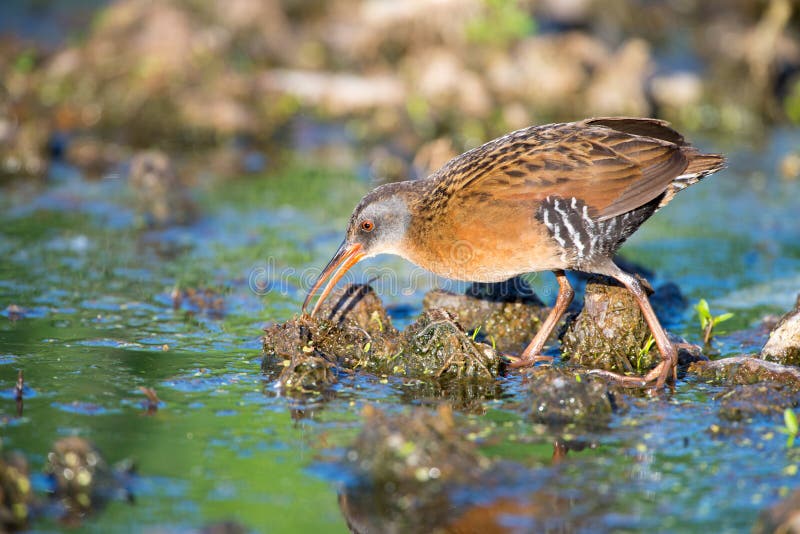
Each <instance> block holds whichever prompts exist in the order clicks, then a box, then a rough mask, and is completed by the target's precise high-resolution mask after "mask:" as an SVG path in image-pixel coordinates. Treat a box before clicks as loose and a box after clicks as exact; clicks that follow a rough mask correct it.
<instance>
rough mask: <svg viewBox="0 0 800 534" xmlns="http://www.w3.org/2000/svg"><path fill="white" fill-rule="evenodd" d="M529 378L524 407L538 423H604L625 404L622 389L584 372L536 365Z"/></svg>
mask: <svg viewBox="0 0 800 534" xmlns="http://www.w3.org/2000/svg"><path fill="white" fill-rule="evenodd" d="M526 381H527V386H528V390H527V396H526V399H525V409H526V411H527V413H528V417H529V418H530V419H531V420H532V421H533V422H536V423H542V424H546V425H551V426H564V425H569V424H578V425H581V426H585V427H603V426H605V425H607V424H608V423H609V422H610V420H611V416H612V414H613V413H614V412H615V411H618V410H622V409H624V408H625V406H626V404H625V399H624V396H623V395H622V393H621V391H620V390H618V389H617V388H615V387H613V386H610V385H609V384H608V383H606V382H605V381H604V380H602V379H601V378H599V377H596V376H592V375H588V374H586V373H583V372H577V371H571V370H568V369H559V368H554V367H536V368H534V369H531V370H530V371H529V372H528V374H527V375H526Z"/></svg>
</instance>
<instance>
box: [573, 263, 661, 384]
mask: <svg viewBox="0 0 800 534" xmlns="http://www.w3.org/2000/svg"><path fill="white" fill-rule="evenodd" d="M649 338H650V328H649V327H648V325H647V322H646V321H645V319H644V315H643V314H642V311H641V309H640V308H639V304H638V303H637V302H636V299H635V297H634V296H633V294H632V293H631V292H630V291H628V290H627V289H626V288H625V287H622V286H621V285H619V284H617V283H616V282H613V281H611V280H610V279H607V278H601V277H592V278H591V279H590V280H589V282H588V283H587V284H586V291H585V296H584V305H583V310H581V313H580V314H579V315H578V317H577V318H576V319H575V320H574V321H573V322H572V323H571V324H570V325H569V326H568V327H567V331H566V333H565V334H564V337H563V339H562V341H561V357H562V359H563V360H564V361H570V362H573V363H576V364H579V365H581V366H584V367H589V368H593V369H605V370H607V371H615V372H618V373H631V372H636V373H645V372H646V371H648V370H650V369H652V368H653V367H654V366H655V364H656V363H657V362H658V361H659V355H658V349H657V348H656V347H655V345H651V346H650V347H649V349H648V347H647V344H648V340H649Z"/></svg>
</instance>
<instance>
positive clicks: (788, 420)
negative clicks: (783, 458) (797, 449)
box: [778, 408, 798, 449]
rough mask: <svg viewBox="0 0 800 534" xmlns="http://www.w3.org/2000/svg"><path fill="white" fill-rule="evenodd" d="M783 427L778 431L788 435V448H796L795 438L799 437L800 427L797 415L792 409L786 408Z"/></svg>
mask: <svg viewBox="0 0 800 534" xmlns="http://www.w3.org/2000/svg"><path fill="white" fill-rule="evenodd" d="M783 425H784V426H783V427H782V428H779V429H778V432H780V433H782V434H786V448H789V449H790V448H792V447H793V446H794V438H796V437H797V433H798V425H797V414H795V413H794V410H792V409H791V408H786V409H785V410H784V411H783Z"/></svg>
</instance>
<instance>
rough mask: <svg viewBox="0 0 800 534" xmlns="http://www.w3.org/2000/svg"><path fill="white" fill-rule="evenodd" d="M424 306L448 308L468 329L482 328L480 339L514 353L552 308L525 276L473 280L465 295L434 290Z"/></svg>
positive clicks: (426, 297)
mask: <svg viewBox="0 0 800 534" xmlns="http://www.w3.org/2000/svg"><path fill="white" fill-rule="evenodd" d="M422 306H423V309H425V310H430V309H435V308H441V309H444V310H447V312H448V313H451V314H452V315H453V316H454V317H455V318H456V320H457V321H458V323H459V324H460V325H462V326H463V327H464V328H465V329H466V330H467V332H474V331H475V330H476V329H479V330H478V335H477V338H478V339H481V340H484V341H485V342H487V343H491V344H493V346H494V347H495V348H496V349H497V350H500V351H503V352H514V353H519V352H520V351H521V350H522V349H524V348H525V346H527V344H528V343H530V341H531V339H533V336H534V335H535V334H536V332H537V331H538V330H539V328H540V327H541V324H542V321H543V320H544V318H545V317H546V316H547V313H548V311H549V310H548V309H547V308H546V307H545V305H544V304H543V303H542V301H541V300H539V298H538V297H537V296H536V294H535V293H534V292H533V290H532V289H531V288H530V286H529V285H528V284H527V283H526V282H525V281H524V279H522V278H512V279H511V280H509V281H506V282H503V283H501V284H473V285H472V286H470V287H469V288H468V289H467V292H466V294H464V295H456V294H454V293H450V292H447V291H443V290H433V291H430V292H428V294H426V295H425V298H424V299H423V301H422Z"/></svg>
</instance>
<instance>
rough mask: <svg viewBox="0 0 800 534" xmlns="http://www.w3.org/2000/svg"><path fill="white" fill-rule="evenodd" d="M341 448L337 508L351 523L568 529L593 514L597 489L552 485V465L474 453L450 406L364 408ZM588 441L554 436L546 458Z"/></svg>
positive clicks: (372, 529) (387, 527) (597, 508)
mask: <svg viewBox="0 0 800 534" xmlns="http://www.w3.org/2000/svg"><path fill="white" fill-rule="evenodd" d="M364 416H365V422H364V427H363V429H362V431H361V434H360V435H359V436H358V437H357V438H356V440H355V442H354V444H353V445H352V447H351V448H350V449H349V450H348V451H347V453H346V460H345V468H346V469H347V470H348V471H349V472H350V473H351V475H352V477H351V478H348V479H347V481H346V482H345V483H344V484H343V486H342V488H341V489H340V491H339V495H338V502H339V508H340V510H341V512H342V514H343V516H344V518H345V520H346V522H347V525H348V527H349V528H350V530H351V531H352V532H357V533H360V534H367V533H393V532H398V533H399V532H452V533H468V532H481V533H483V532H572V531H575V530H580V529H581V528H583V527H585V526H586V525H588V524H589V521H590V519H591V518H592V517H593V516H594V518H595V520H596V519H597V516H596V514H598V513H602V510H603V506H602V504H603V502H604V500H605V499H604V497H602V496H598V495H588V494H587V495H584V494H583V492H582V491H579V492H576V491H559V490H558V489H557V488H553V487H551V482H552V480H553V479H554V475H556V474H557V470H556V469H555V468H553V467H550V466H541V467H538V468H530V467H527V466H523V465H520V464H517V463H513V462H508V461H495V460H491V459H489V458H487V457H485V456H483V455H482V454H481V453H480V451H479V450H478V448H477V445H476V444H475V442H474V441H473V440H470V439H469V438H468V435H469V431H470V429H469V428H468V427H464V425H460V426H456V424H455V421H454V418H453V413H452V411H451V408H450V407H449V406H442V407H440V408H439V409H438V410H437V411H429V410H423V409H417V410H415V411H414V412H412V413H411V414H408V415H406V414H403V415H387V414H386V413H384V412H380V411H378V410H375V409H373V408H367V409H366V410H365V413H364ZM587 447H589V448H590V447H593V444H591V443H589V442H586V441H579V440H565V439H561V438H558V439H556V440H555V442H554V444H553V464H554V465H555V464H557V463H560V462H562V461H563V460H564V459H565V457H566V454H567V452H568V451H569V450H574V451H580V450H584V449H585V448H587Z"/></svg>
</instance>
